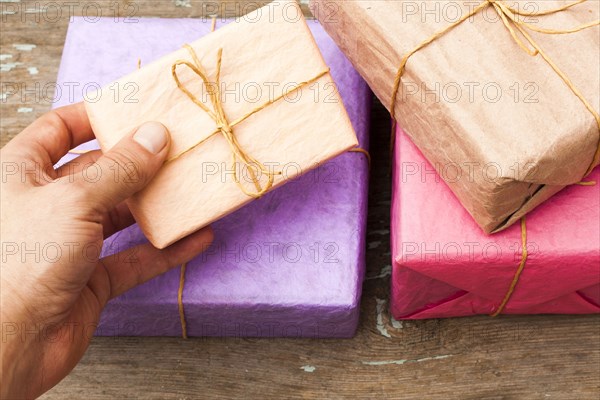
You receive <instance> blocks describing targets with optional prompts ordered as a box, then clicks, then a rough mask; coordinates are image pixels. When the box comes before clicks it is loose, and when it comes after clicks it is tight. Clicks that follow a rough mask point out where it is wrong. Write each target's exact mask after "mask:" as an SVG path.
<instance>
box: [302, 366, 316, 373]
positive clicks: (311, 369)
mask: <svg viewBox="0 0 600 400" xmlns="http://www.w3.org/2000/svg"><path fill="white" fill-rule="evenodd" d="M300 369H301V370H303V371H304V372H315V370H316V369H317V367H314V366H312V365H303V366H301V367H300Z"/></svg>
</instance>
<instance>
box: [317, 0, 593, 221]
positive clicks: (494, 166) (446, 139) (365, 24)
mask: <svg viewBox="0 0 600 400" xmlns="http://www.w3.org/2000/svg"><path fill="white" fill-rule="evenodd" d="M494 3H495V4H494ZM507 4H508V2H504V1H500V0H495V1H494V0H475V1H462V0H459V1H448V0H443V1H437V0H431V1H418V2H415V1H410V0H390V1H386V0H377V1H374V0H365V1H362V0H352V1H342V0H339V1H338V0H312V1H311V9H312V10H313V13H314V14H315V15H316V16H317V18H318V19H319V20H320V21H321V23H322V24H323V25H324V27H325V29H326V30H327V31H328V32H329V34H330V35H332V36H333V38H334V39H335V40H336V42H337V43H338V45H339V46H340V47H341V48H342V50H343V51H344V52H345V53H346V54H347V56H348V57H349V58H350V60H351V61H352V62H353V64H354V65H355V67H356V68H357V69H358V71H359V72H360V73H361V74H362V75H363V77H365V79H366V80H367V82H368V83H369V85H370V86H371V88H372V89H373V91H374V92H375V94H376V95H377V96H378V97H379V99H380V100H381V101H382V103H383V104H384V105H385V106H386V107H388V110H390V111H391V112H392V115H395V118H396V120H397V121H398V124H399V125H400V126H401V127H402V128H403V129H404V130H405V131H406V132H407V133H408V134H409V136H410V137H411V139H412V140H413V142H414V143H415V144H416V145H417V146H418V147H419V148H420V150H421V151H422V152H423V154H424V155H425V157H426V158H427V159H428V160H429V161H430V162H431V164H433V165H434V166H435V168H436V170H437V171H438V172H439V173H440V175H441V176H442V178H444V180H445V181H446V182H447V183H448V185H449V186H450V188H451V189H452V190H453V192H454V193H455V194H456V196H457V197H458V198H459V200H460V201H461V202H462V204H463V205H464V206H465V208H466V209H467V210H468V211H469V213H470V214H471V215H472V216H473V218H474V219H475V220H476V221H477V223H478V224H479V225H480V226H481V227H482V229H483V230H484V231H485V232H487V233H490V232H494V231H500V230H502V229H504V228H506V227H508V226H510V225H511V224H513V223H514V222H515V221H517V220H519V218H521V217H522V216H524V215H525V214H526V213H527V212H529V211H531V210H532V209H533V208H534V207H536V206H537V205H539V204H540V203H542V202H543V201H545V200H546V199H548V198H549V197H550V196H552V195H553V194H555V193H556V192H558V191H559V190H561V189H562V188H563V187H565V186H567V185H571V184H575V183H578V182H580V181H581V180H582V179H583V177H585V176H586V175H587V173H589V172H590V171H591V169H593V167H594V166H596V165H597V164H598V148H599V125H598V124H599V122H598V120H597V113H598V110H599V109H600V104H599V103H600V95H599V94H600V51H599V49H600V31H599V28H598V26H597V25H595V24H594V21H597V20H598V14H599V8H600V6H599V4H600V3H599V2H598V1H596V0H594V1H587V2H586V1H585V0H583V1H576V2H571V3H569V2H567V1H554V0H551V1H534V2H532V1H511V2H510V8H506V7H505V5H507ZM571 4H572V6H570V5H571ZM478 6H481V8H480V10H479V11H477V12H476V13H474V15H472V16H470V17H469V18H467V19H465V20H464V21H462V22H457V21H458V20H459V19H460V18H462V17H463V16H467V15H468V14H469V13H470V12H472V11H473V10H474V8H475V7H478ZM553 8H564V9H563V10H560V11H557V12H552V13H548V14H547V13H546V12H545V11H546V10H551V9H553ZM499 10H508V11H506V13H504V12H499ZM511 10H516V11H517V12H519V13H518V14H517V13H514V12H513V11H511ZM532 13H535V14H538V15H534V16H531V15H530V16H528V15H527V14H532ZM509 14H510V15H509ZM507 15H509V16H508V17H507ZM510 16H512V17H514V18H515V19H516V20H517V21H519V23H515V22H514V21H513V20H511V19H510ZM502 18H506V21H505V22H504V21H503V19H502ZM521 22H524V23H527V24H528V25H524V24H522V23H521ZM581 25H589V27H587V28H586V29H583V30H581V31H577V32H565V33H564V34H557V33H558V31H565V30H566V31H569V30H570V29H571V28H573V27H578V26H581ZM450 26H451V28H450V29H449V30H448V31H447V32H444V33H443V34H439V35H436V33H439V32H440V31H443V30H444V29H445V28H447V27H450ZM509 28H510V29H509ZM544 29H546V30H547V31H546V32H539V31H540V30H544ZM511 30H512V32H511ZM523 32H524V33H523ZM513 34H514V35H513ZM525 35H529V36H530V38H531V39H532V42H533V43H535V44H536V45H539V47H540V49H543V54H542V53H540V54H537V55H535V51H533V50H534V48H533V46H532V44H531V43H532V42H530V41H528V40H527V38H526V36H525ZM428 39H432V40H431V43H428V44H426V45H425V46H423V48H420V49H418V50H417V51H415V52H414V54H412V55H411V56H410V58H408V61H407V63H406V66H405V69H404V71H403V72H402V75H401V80H400V84H399V86H398V91H396V93H397V99H396V101H395V107H393V110H392V106H391V105H392V100H393V99H392V96H393V93H394V86H395V85H394V83H395V80H396V78H397V76H398V74H399V67H400V66H401V64H402V60H403V59H404V57H406V56H407V54H410V53H411V52H412V51H413V50H415V49H416V48H417V47H418V46H419V45H420V44H421V43H422V42H424V41H426V40H428ZM521 45H522V47H521ZM527 49H529V51H531V53H533V54H528V52H527V51H525V50H527ZM545 57H546V58H547V59H548V61H549V62H548V61H547V60H546V59H545ZM550 63H554V64H555V66H556V67H557V69H559V70H560V71H561V72H562V73H564V75H565V77H568V79H570V81H571V84H570V85H569V84H567V83H566V82H565V80H563V78H561V76H560V74H559V73H558V72H557V71H556V70H555V69H553V68H552V67H551V66H550ZM575 91H579V96H578V95H577V94H576V93H575ZM584 102H587V105H586V104H584ZM594 113H595V114H596V115H594ZM407 167H409V166H407ZM423 168H424V167H423V166H413V167H411V169H410V170H411V171H412V170H417V173H421V174H423V175H425V174H427V171H424V170H422V169H423Z"/></svg>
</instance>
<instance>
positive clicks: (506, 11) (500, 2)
mask: <svg viewBox="0 0 600 400" xmlns="http://www.w3.org/2000/svg"><path fill="white" fill-rule="evenodd" d="M586 1H587V0H576V1H573V2H570V3H567V4H565V5H563V6H560V7H556V8H551V9H547V10H541V11H531V12H525V11H521V10H518V9H517V8H515V7H511V6H509V5H508V4H507V3H506V1H505V0H481V3H480V4H479V5H477V6H476V7H474V8H473V9H472V10H471V11H470V12H468V13H465V15H463V16H462V17H461V18H460V19H458V20H457V21H455V22H454V23H452V24H450V25H448V26H447V27H445V28H443V29H441V30H440V31H438V32H436V33H434V34H433V35H432V36H430V37H429V38H427V39H425V40H424V41H422V42H421V43H420V44H418V45H417V46H416V47H415V48H414V49H412V50H411V51H409V52H408V53H407V54H405V55H404V56H403V57H402V59H401V61H400V66H399V68H398V72H397V73H396V76H395V79H394V86H393V93H392V98H391V104H390V114H391V117H392V132H391V135H390V136H391V137H390V141H391V143H390V151H391V152H393V149H394V145H395V143H394V142H395V137H396V125H397V120H396V102H397V99H398V92H399V90H400V85H401V83H402V77H403V75H404V72H405V70H406V64H407V63H408V61H409V60H410V58H411V57H412V56H413V55H415V54H416V53H418V52H419V51H420V50H422V49H423V48H425V47H427V46H429V45H430V44H431V43H433V42H435V41H436V40H437V39H439V38H441V37H442V36H444V35H446V34H447V33H448V32H450V31H451V30H453V29H454V28H456V27H458V26H459V25H461V24H462V23H463V22H465V21H466V20H468V19H470V18H471V17H473V16H475V15H476V14H478V13H479V12H482V11H483V10H484V9H486V8H488V7H493V8H494V10H495V11H496V13H497V14H498V16H499V17H500V20H501V21H502V23H503V24H504V26H505V27H506V29H507V30H508V33H509V34H510V36H511V37H512V39H513V40H514V42H515V43H516V44H517V45H518V46H519V47H520V48H521V49H522V50H523V51H525V52H526V53H527V54H529V55H530V56H532V57H535V56H538V55H539V56H541V57H542V59H543V60H544V61H545V62H546V64H548V65H549V66H550V68H552V70H553V71H554V72H555V73H556V74H557V75H558V76H559V77H560V78H561V80H562V81H563V82H564V83H565V84H566V85H567V87H568V88H569V90H570V91H571V92H573V94H574V95H575V96H576V97H577V98H578V99H579V100H580V101H581V103H583V105H584V106H585V108H586V109H587V110H588V111H589V112H590V113H591V114H592V116H593V117H594V119H595V120H596V124H597V125H598V130H599V131H600V114H599V113H598V112H597V111H596V110H595V109H594V107H593V106H592V105H591V103H590V102H589V101H588V100H587V99H586V98H585V96H584V95H583V94H582V93H581V91H580V90H579V89H578V88H577V87H576V86H575V85H574V84H573V82H572V81H571V79H570V78H569V77H568V76H567V75H566V74H565V73H564V72H563V71H562V70H561V69H560V68H559V67H558V65H557V64H556V63H555V62H554V61H553V60H552V59H551V58H550V56H548V54H547V53H546V52H545V51H544V50H543V49H542V48H541V47H540V45H539V44H538V43H537V42H536V41H535V40H534V39H533V38H532V37H531V35H530V34H529V32H528V31H533V32H538V33H543V34H549V35H565V34H571V33H575V32H579V31H582V30H584V29H588V28H591V27H594V26H598V25H600V20H597V21H591V22H588V23H585V24H582V25H579V26H575V27H572V28H567V29H549V28H543V27H538V26H535V25H532V24H530V23H527V22H525V21H524V18H527V17H542V16H547V15H552V14H557V13H561V12H564V11H567V10H569V9H571V8H573V7H575V6H577V5H579V4H582V3H585V2H586ZM599 163H600V137H599V141H598V145H597V148H596V151H595V153H594V156H593V158H592V161H591V163H590V165H589V167H588V168H587V170H586V171H585V174H584V176H583V179H585V178H587V177H588V176H589V175H590V174H591V173H592V171H593V169H594V168H595V167H596V166H597V165H598V164H599ZM583 179H582V181H581V182H578V183H576V184H577V185H582V186H592V185H595V184H596V182H592V181H588V182H586V181H583ZM521 242H522V250H521V262H520V263H519V267H518V268H517V271H516V273H515V275H514V278H513V280H512V282H511V284H510V286H509V288H508V291H507V293H506V295H505V296H504V298H503V300H502V302H501V303H500V305H499V307H498V308H497V309H496V310H495V311H494V312H493V313H492V314H490V315H491V316H493V317H495V316H497V315H499V314H500V313H502V311H503V310H504V308H505V306H506V304H507V303H508V301H509V300H510V298H511V296H512V294H513V293H514V290H515V288H516V286H517V283H518V281H519V277H520V276H521V273H522V272H523V269H524V268H525V264H526V261H527V256H528V254H527V225H526V220H525V217H522V218H521Z"/></svg>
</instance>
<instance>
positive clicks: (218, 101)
mask: <svg viewBox="0 0 600 400" xmlns="http://www.w3.org/2000/svg"><path fill="white" fill-rule="evenodd" d="M184 47H185V48H186V49H187V50H188V52H189V53H190V56H191V58H192V61H193V62H189V61H187V60H178V61H176V62H175V64H173V66H172V68H171V72H172V75H173V79H174V80H175V83H176V84H177V87H178V88H179V89H180V90H181V91H182V92H183V93H185V94H186V96H187V97H189V98H190V100H192V101H193V102H194V104H196V105H197V106H198V107H200V108H201V109H202V110H203V111H204V112H205V113H206V114H208V116H209V117H210V118H211V119H212V120H213V121H215V124H216V125H217V129H216V130H215V131H214V132H212V133H211V134H210V135H209V136H208V137H206V138H205V139H202V140H200V141H198V142H197V143H195V144H194V145H193V146H191V147H189V148H188V149H186V150H183V151H182V152H180V153H179V154H177V155H175V156H173V157H171V158H170V159H168V160H167V162H172V161H175V160H176V159H178V158H180V157H182V156H183V155H184V154H186V153H188V152H190V151H192V150H194V149H195V148H196V147H198V146H200V145H201V144H202V143H204V142H205V141H206V140H208V139H209V138H211V137H213V136H215V135H217V134H219V133H221V135H222V136H223V137H224V138H225V140H226V141H227V143H228V144H229V148H230V149H231V153H232V156H233V165H234V169H233V179H234V181H235V183H236V184H237V185H238V186H239V188H240V189H241V190H242V192H244V193H245V194H246V195H248V196H250V197H253V198H256V199H257V198H260V197H262V196H263V195H264V194H265V193H267V192H268V191H269V190H270V189H271V188H272V187H273V183H274V181H275V177H276V176H277V175H281V172H273V171H271V170H269V169H268V168H267V167H266V166H265V165H264V164H263V163H261V162H260V161H258V160H257V159H255V158H254V157H252V156H251V155H249V154H248V153H247V152H245V151H244V150H243V149H242V147H241V146H240V143H239V142H238V140H237V137H236V136H235V134H234V132H233V128H234V127H235V126H236V125H239V124H240V123H242V122H244V121H245V120H247V119H248V118H250V117H251V116H252V115H254V114H256V113H257V112H259V111H261V110H263V109H265V108H266V107H268V106H270V105H272V104H274V103H276V102H278V101H279V100H281V99H283V98H285V97H286V96H287V95H289V94H290V93H292V92H294V91H296V90H298V89H300V88H302V87H303V86H306V85H309V84H311V83H313V82H315V81H317V80H319V79H320V78H321V77H323V76H325V75H327V74H328V73H329V69H326V70H325V71H323V72H321V73H319V74H317V75H316V76H315V77H313V78H312V79H309V80H307V81H305V82H301V83H299V84H298V85H295V86H293V87H292V88H290V89H289V90H286V91H284V92H283V93H282V94H281V95H279V96H277V97H275V98H273V99H270V100H269V101H267V102H265V103H264V104H262V105H260V106H258V107H256V108H254V109H253V110H252V111H250V112H248V113H247V114H246V115H244V116H242V117H240V118H238V119H236V120H234V121H232V122H229V120H228V119H227V116H226V114H225V110H224V109H223V101H222V98H221V61H222V57H223V49H219V51H218V53H217V68H216V76H215V82H214V83H212V82H210V81H209V80H208V78H207V75H206V72H205V71H204V70H203V68H202V65H201V63H200V60H199V59H198V55H197V54H196V51H195V50H194V49H193V48H192V47H191V46H190V45H188V44H186V45H185V46H184ZM180 65H183V66H186V67H188V68H189V69H190V70H192V72H194V73H195V74H196V75H198V76H199V77H200V79H202V82H203V83H204V87H205V88H206V90H207V92H208V95H209V98H210V102H211V104H212V110H211V109H210V108H208V107H207V106H206V104H204V103H203V102H201V101H200V100H199V99H198V98H197V97H196V96H195V95H194V94H193V93H192V92H190V91H189V90H188V89H187V88H186V87H185V86H184V85H183V84H182V83H181V81H180V79H179V76H178V75H177V67H178V66H180ZM238 161H241V163H242V164H243V166H245V167H246V168H247V170H248V173H249V174H250V178H251V179H252V182H253V183H254V187H255V189H256V191H250V190H248V189H246V188H245V187H244V185H242V183H241V181H240V179H239V177H238V174H237V169H236V168H235V165H236V163H237V162H238ZM254 168H256V172H259V173H260V175H259V176H257V173H255V170H254ZM263 174H264V176H266V177H267V182H266V184H265V185H264V186H263V185H262V184H261V182H260V178H261V176H262V175H263Z"/></svg>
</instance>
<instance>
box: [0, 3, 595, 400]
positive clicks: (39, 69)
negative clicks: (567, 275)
mask: <svg viewBox="0 0 600 400" xmlns="http://www.w3.org/2000/svg"><path fill="white" fill-rule="evenodd" d="M264 3H266V1H212V2H211V1H195V0H147V1H141V0H137V1H115V0H109V1H99V0H96V1H82V0H79V1H77V0H74V1H67V0H65V1H61V0H58V1H53V2H52V1H45V0H35V1H33V0H32V1H25V0H21V1H18V0H0V7H1V15H0V18H2V20H1V42H0V54H1V58H2V59H1V64H2V68H1V72H0V80H1V89H0V90H1V91H0V96H1V98H0V113H1V123H0V125H1V126H0V127H1V145H2V146H3V145H4V144H6V143H7V142H8V141H9V140H10V139H11V138H12V137H14V136H15V135H17V134H18V133H19V132H20V131H21V130H22V129H23V128H24V127H25V126H26V125H28V124H29V123H31V122H32V121H33V120H34V119H35V118H36V117H38V116H40V115H41V114H43V113H44V112H45V111H47V110H49V108H50V105H51V102H52V97H53V93H54V88H53V86H52V83H53V82H55V79H56V74H57V71H58V66H59V62H60V57H61V51H62V46H63V42H64V38H65V33H66V29H67V24H68V21H69V15H70V13H73V14H74V15H88V16H92V17H93V16H94V15H98V10H100V11H101V12H102V13H103V15H105V16H116V17H117V18H122V17H125V16H128V15H130V16H133V17H136V16H137V17H141V16H155V17H201V16H204V15H206V14H207V13H211V14H213V13H217V14H219V15H227V16H233V14H235V13H239V12H240V11H241V10H242V9H244V10H245V11H249V10H251V9H254V8H256V7H258V6H260V5H261V4H264ZM303 3H305V2H303ZM52 7H54V9H52ZM57 7H58V8H57ZM57 9H60V10H61V11H62V15H60V16H59V15H58V14H57V12H56V11H53V10H57ZM303 9H304V10H305V11H306V12H307V13H308V10H307V8H306V6H305V5H304V4H303ZM215 10H216V12H215ZM388 117H389V116H388V114H387V112H386V111H385V109H383V107H382V106H381V105H380V104H378V103H376V104H374V110H373V121H372V155H373V168H372V176H371V193H370V197H369V223H368V228H369V230H368V231H369V233H368V238H367V242H368V250H367V280H366V281H365V283H364V287H363V299H362V307H361V321H360V328H359V330H358V333H357V335H356V337H355V338H353V339H351V340H309V339H244V338H230V339H219V338H211V339H207V338H198V339H190V340H182V339H178V338H96V339H94V341H93V343H92V345H91V347H90V349H89V350H88V352H87V354H86V356H85V357H84V359H83V360H82V361H81V363H80V364H79V366H78V367H77V368H75V370H74V371H73V372H72V373H71V375H70V376H69V377H68V378H67V379H65V380H64V381H63V382H62V383H61V384H59V385H58V386H57V387H56V388H54V389H53V390H52V391H50V392H49V393H47V394H46V395H45V396H44V398H45V399H75V398H86V399H121V398H127V399H135V398H144V399H146V398H148V399H192V398H274V399H280V398H288V397H292V398H333V399H335V398H348V397H359V398H408V399H410V398H439V399H598V398H599V397H600V317H599V316H513V317H504V316H501V317H499V318H491V317H475V318H460V319H446V320H429V321H418V322H401V323H399V322H397V321H393V320H391V318H390V315H389V312H388V308H387V299H388V289H389V275H388V274H389V265H390V253H389V208H390V194H391V189H390V178H389V176H388V168H389V165H388V139H389V133H388V130H389V124H388Z"/></svg>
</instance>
